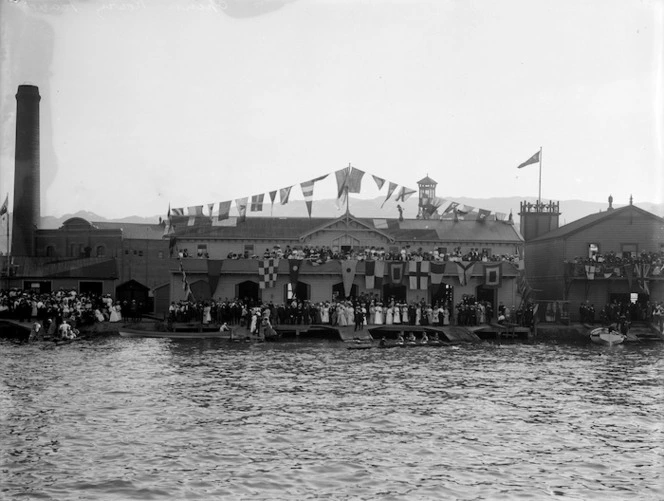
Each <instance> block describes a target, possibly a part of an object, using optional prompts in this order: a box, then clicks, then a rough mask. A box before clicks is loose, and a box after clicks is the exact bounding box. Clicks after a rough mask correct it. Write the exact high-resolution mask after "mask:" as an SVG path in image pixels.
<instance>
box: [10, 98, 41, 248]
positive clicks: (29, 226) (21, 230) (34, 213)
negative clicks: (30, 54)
mask: <svg viewBox="0 0 664 501" xmlns="http://www.w3.org/2000/svg"><path fill="white" fill-rule="evenodd" d="M40 100H41V96H40V95H39V89H38V88H37V87H36V86H34V85H19V86H18V92H17V93H16V148H15V153H14V213H13V215H12V218H13V224H12V230H13V231H12V250H11V251H12V254H14V255H16V256H34V255H35V228H37V225H38V224H39V216H40V199H39V197H40V183H39V101H40Z"/></svg>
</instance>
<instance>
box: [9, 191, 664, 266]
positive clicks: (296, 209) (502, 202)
mask: <svg viewBox="0 0 664 501" xmlns="http://www.w3.org/2000/svg"><path fill="white" fill-rule="evenodd" d="M446 198H447V200H454V201H455V202H458V203H460V204H464V205H467V206H471V207H474V208H475V209H476V210H477V209H487V210H490V211H491V212H502V213H504V214H509V213H510V212H511V213H512V215H513V218H514V223H515V226H516V227H517V229H518V227H519V210H520V209H519V208H520V203H521V202H523V201H526V202H535V201H536V200H537V199H536V198H528V197H526V198H522V197H502V198H501V197H496V198H466V197H458V198H453V197H446ZM383 200H384V199H383V198H382V197H381V198H374V199H359V198H352V197H351V199H350V201H349V210H350V212H351V213H352V214H353V215H355V216H358V217H369V218H397V217H399V211H398V209H397V203H396V202H394V201H392V200H389V201H388V202H387V203H385V205H384V206H383V207H382V208H381V205H382V204H383ZM544 202H548V200H544ZM417 204H418V199H417V196H413V197H410V198H409V199H408V200H407V201H406V202H402V203H401V207H402V209H403V216H404V218H406V219H410V218H414V217H415V216H416V214H417ZM608 205H609V204H608V202H606V203H600V202H587V201H584V200H561V201H560V213H561V214H560V226H563V225H565V224H568V223H571V222H572V221H576V220H577V219H580V218H582V217H585V216H587V215H589V214H595V213H597V212H601V211H605V210H606V209H607V208H608ZM624 205H625V204H621V205H620V204H615V205H614V207H615V208H616V209H617V208H620V207H623V206H624ZM636 205H637V206H638V207H639V208H641V209H644V210H646V211H648V212H651V213H653V214H656V215H657V216H660V217H664V203H659V204H656V203H651V202H643V203H638V204H636ZM345 210H346V207H345V205H344V206H343V207H339V206H338V204H337V200H335V199H323V200H316V201H315V202H314V203H313V206H312V216H313V217H337V216H341V215H342V214H343V213H344V211H345ZM236 214H237V212H236V209H235V208H234V207H233V209H232V210H231V216H233V215H236ZM10 215H11V214H10ZM307 215H308V213H307V208H306V205H305V203H304V201H303V200H291V201H290V202H289V203H288V204H286V205H280V204H279V203H278V202H277V203H275V204H274V206H272V204H270V202H267V203H265V204H263V211H261V212H250V211H248V212H247V217H252V216H262V217H270V216H272V217H307ZM72 217H80V218H83V219H85V220H87V221H91V222H96V221H99V222H103V221H108V222H119V223H142V224H156V223H158V222H159V220H160V217H161V218H165V217H166V214H164V215H162V216H159V215H155V216H147V217H144V216H128V217H123V218H116V219H109V218H105V217H103V216H100V215H98V214H95V213H94V212H89V211H84V210H80V211H78V212H76V213H74V214H64V215H62V216H59V217H55V216H43V217H42V218H41V223H40V225H39V228H40V229H57V228H59V227H60V226H62V223H63V222H64V221H66V220H67V219H69V218H72ZM3 219H4V218H3ZM2 226H3V228H2V230H1V231H2V233H1V234H0V254H4V253H5V252H6V249H7V236H6V227H5V226H4V224H3V225H2Z"/></svg>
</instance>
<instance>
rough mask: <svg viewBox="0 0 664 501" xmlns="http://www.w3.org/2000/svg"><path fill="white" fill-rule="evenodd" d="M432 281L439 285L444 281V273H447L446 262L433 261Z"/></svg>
mask: <svg viewBox="0 0 664 501" xmlns="http://www.w3.org/2000/svg"><path fill="white" fill-rule="evenodd" d="M430 271H431V283H432V284H434V285H439V284H441V283H442V282H443V274H444V273H445V263H435V262H434V263H431V270H430Z"/></svg>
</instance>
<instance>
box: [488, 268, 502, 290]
mask: <svg viewBox="0 0 664 501" xmlns="http://www.w3.org/2000/svg"><path fill="white" fill-rule="evenodd" d="M502 283H503V268H502V266H501V264H500V263H496V264H485V265H484V286H485V287H491V288H496V287H500V286H501V285H502Z"/></svg>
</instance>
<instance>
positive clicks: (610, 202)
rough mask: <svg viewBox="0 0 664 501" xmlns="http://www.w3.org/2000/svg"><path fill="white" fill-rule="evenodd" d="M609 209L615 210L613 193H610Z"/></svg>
mask: <svg viewBox="0 0 664 501" xmlns="http://www.w3.org/2000/svg"><path fill="white" fill-rule="evenodd" d="M606 210H607V211H610V210H613V195H609V208H608V209H606Z"/></svg>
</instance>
